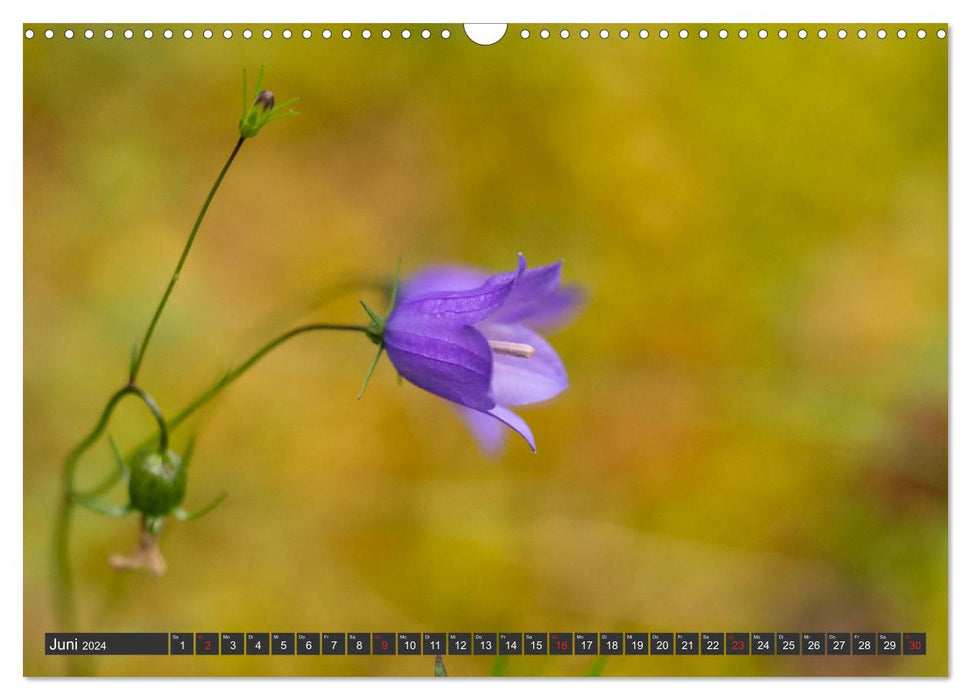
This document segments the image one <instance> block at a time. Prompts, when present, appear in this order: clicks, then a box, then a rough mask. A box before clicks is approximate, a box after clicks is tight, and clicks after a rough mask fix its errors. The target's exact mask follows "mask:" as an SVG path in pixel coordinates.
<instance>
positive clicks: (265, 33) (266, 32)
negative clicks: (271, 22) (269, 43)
mask: <svg viewBox="0 0 971 700" xmlns="http://www.w3.org/2000/svg"><path fill="white" fill-rule="evenodd" d="M271 36H273V32H271V31H270V30H269V29H264V30H263V38H264V39H269V38H270V37H271Z"/></svg>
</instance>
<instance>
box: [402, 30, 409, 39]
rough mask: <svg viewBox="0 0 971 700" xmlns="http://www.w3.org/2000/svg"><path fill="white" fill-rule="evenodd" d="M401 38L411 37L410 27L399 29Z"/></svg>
mask: <svg viewBox="0 0 971 700" xmlns="http://www.w3.org/2000/svg"><path fill="white" fill-rule="evenodd" d="M401 38H402V39H410V38H411V30H410V29H402V30H401Z"/></svg>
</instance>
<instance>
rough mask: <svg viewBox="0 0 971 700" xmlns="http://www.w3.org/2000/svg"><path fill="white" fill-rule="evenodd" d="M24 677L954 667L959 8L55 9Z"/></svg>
mask: <svg viewBox="0 0 971 700" xmlns="http://www.w3.org/2000/svg"><path fill="white" fill-rule="evenodd" d="M22 41H23V350H24V353H23V354H24V358H23V445H24V450H23V509H24V542H23V560H24V574H23V577H24V578H23V591H24V592H23V605H24V618H23V648H24V653H23V672H24V675H27V676H80V675H84V676H88V675H98V676H126V677H127V676H314V677H316V676H321V677H348V676H351V677H359V676H369V677H387V676H417V677H433V676H449V677H453V678H454V677H491V676H526V677H538V676H542V677H588V676H602V677H612V676H623V677H645V676H677V677H685V676H688V677H690V676H758V677H761V676H782V677H791V676H946V675H947V674H948V672H949V669H948V643H949V630H948V415H949V414H948V357H949V356H948V42H949V27H948V26H947V25H946V24H935V23H924V24H920V23H916V24H910V23H908V24H901V23H891V22H883V23H880V22H877V23H868V24H845V23H844V24H798V23H789V24H771V23H758V22H749V23H743V24H719V23H691V24H678V23H668V24H664V23H634V22H631V23H613V24H598V23H587V24H558V23H546V24H543V23H535V24H501V25H462V24H434V23H428V24H395V23H380V22H375V23H366V24H339V23H327V22H323V23H305V24H301V23H280V24H256V23H253V24H178V23H164V22H162V23H155V24H124V23H108V24H83V23H75V24H44V23H27V24H24V25H23V26H22Z"/></svg>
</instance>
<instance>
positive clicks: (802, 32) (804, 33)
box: [799, 29, 809, 39]
mask: <svg viewBox="0 0 971 700" xmlns="http://www.w3.org/2000/svg"><path fill="white" fill-rule="evenodd" d="M807 36H809V32H807V31H806V30H805V29H800V30H799V38H800V39H805V38H806V37H807Z"/></svg>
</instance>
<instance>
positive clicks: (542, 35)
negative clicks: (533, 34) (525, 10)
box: [539, 29, 550, 39]
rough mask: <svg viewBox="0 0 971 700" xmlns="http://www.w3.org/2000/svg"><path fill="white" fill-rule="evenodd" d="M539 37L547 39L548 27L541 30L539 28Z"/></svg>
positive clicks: (548, 35)
mask: <svg viewBox="0 0 971 700" xmlns="http://www.w3.org/2000/svg"><path fill="white" fill-rule="evenodd" d="M539 38H540V39H549V38H550V30H549V29H543V30H541V31H540V33H539Z"/></svg>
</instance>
